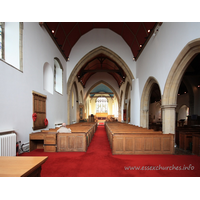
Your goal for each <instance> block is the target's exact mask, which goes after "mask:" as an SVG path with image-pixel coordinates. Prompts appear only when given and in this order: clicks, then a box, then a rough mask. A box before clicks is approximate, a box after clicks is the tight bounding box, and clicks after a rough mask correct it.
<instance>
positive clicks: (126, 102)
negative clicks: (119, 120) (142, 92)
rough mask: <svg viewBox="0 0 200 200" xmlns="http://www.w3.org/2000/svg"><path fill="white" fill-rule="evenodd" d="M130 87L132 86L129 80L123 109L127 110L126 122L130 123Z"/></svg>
mask: <svg viewBox="0 0 200 200" xmlns="http://www.w3.org/2000/svg"><path fill="white" fill-rule="evenodd" d="M130 87H131V85H130V83H129V82H127V84H126V89H125V96H124V106H123V109H125V110H126V123H128V116H130V107H129V102H130V101H129V99H128V94H129V90H130Z"/></svg>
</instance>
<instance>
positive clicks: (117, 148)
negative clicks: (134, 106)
mask: <svg viewBox="0 0 200 200" xmlns="http://www.w3.org/2000/svg"><path fill="white" fill-rule="evenodd" d="M105 127H106V132H107V136H108V140H109V143H110V147H111V149H112V154H174V135H173V134H163V133H162V132H161V131H154V130H152V129H146V128H142V127H138V126H134V125H130V124H124V123H118V122H114V123H109V122H107V123H106V125H105Z"/></svg>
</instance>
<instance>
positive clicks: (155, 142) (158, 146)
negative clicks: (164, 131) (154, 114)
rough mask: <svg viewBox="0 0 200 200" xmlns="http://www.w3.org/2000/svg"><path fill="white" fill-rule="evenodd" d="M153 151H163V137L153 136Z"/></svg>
mask: <svg viewBox="0 0 200 200" xmlns="http://www.w3.org/2000/svg"><path fill="white" fill-rule="evenodd" d="M153 151H155V152H156V151H157V152H159V151H161V138H160V137H157V138H153Z"/></svg>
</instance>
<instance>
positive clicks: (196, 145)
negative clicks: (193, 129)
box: [192, 133, 200, 156]
mask: <svg viewBox="0 0 200 200" xmlns="http://www.w3.org/2000/svg"><path fill="white" fill-rule="evenodd" d="M192 153H193V154H195V155H198V156H200V133H193V134H192Z"/></svg>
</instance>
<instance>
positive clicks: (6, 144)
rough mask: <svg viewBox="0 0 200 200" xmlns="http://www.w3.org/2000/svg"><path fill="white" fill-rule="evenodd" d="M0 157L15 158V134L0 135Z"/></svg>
mask: <svg viewBox="0 0 200 200" xmlns="http://www.w3.org/2000/svg"><path fill="white" fill-rule="evenodd" d="M0 156H16V134H15V133H11V134H6V135H0Z"/></svg>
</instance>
